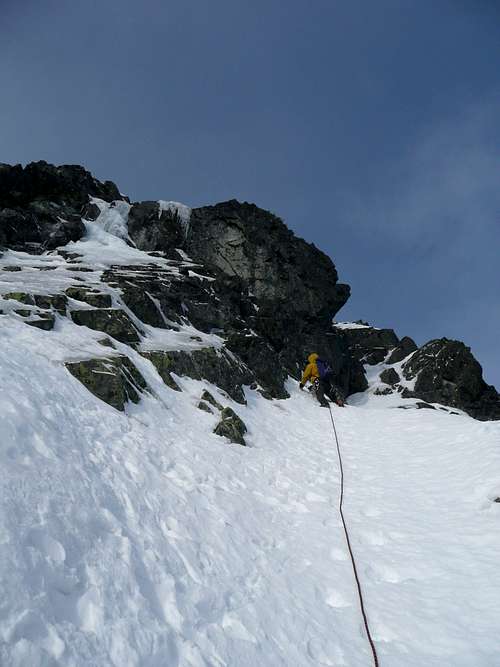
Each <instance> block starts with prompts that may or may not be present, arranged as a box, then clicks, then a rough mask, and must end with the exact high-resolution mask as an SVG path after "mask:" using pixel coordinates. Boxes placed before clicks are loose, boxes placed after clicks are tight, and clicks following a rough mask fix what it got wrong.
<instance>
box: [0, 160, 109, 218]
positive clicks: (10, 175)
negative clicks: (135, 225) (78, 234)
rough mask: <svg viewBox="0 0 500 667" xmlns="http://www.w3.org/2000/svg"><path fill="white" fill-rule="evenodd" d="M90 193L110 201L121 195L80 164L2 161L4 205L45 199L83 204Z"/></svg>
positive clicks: (0, 179)
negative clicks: (11, 163) (24, 164)
mask: <svg viewBox="0 0 500 667" xmlns="http://www.w3.org/2000/svg"><path fill="white" fill-rule="evenodd" d="M89 195H91V196H93V197H98V198H99V199H104V200H105V201H109V202H110V201H113V200H115V199H122V196H121V195H120V192H119V191H118V188H117V187H116V185H115V184H114V183H112V182H111V181H105V182H104V183H100V182H99V181H98V180H97V179H95V178H94V177H93V176H92V174H91V173H90V172H88V171H86V170H85V169H84V168H83V167H81V166H79V165H61V166H60V167H55V166H54V165H52V164H48V163H47V162H44V161H43V160H41V161H40V162H31V163H30V164H28V165H27V166H26V167H24V168H23V167H22V166H21V165H15V166H10V165H8V164H0V201H1V202H2V203H3V205H4V206H27V205H29V204H31V203H33V202H41V201H45V202H55V203H57V204H61V205H62V206H68V205H69V206H71V207H73V208H80V207H82V206H84V205H86V204H88V201H89Z"/></svg>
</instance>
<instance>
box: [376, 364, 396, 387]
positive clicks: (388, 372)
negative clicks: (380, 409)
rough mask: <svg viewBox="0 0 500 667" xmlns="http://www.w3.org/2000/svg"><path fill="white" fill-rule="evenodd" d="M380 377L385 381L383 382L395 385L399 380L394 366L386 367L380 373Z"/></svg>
mask: <svg viewBox="0 0 500 667" xmlns="http://www.w3.org/2000/svg"><path fill="white" fill-rule="evenodd" d="M380 379H381V380H382V382H385V384H390V385H391V386H394V385H396V384H397V383H398V382H399V381H400V380H401V378H400V377H399V375H398V373H397V372H396V371H395V370H394V368H386V369H385V371H382V373H380Z"/></svg>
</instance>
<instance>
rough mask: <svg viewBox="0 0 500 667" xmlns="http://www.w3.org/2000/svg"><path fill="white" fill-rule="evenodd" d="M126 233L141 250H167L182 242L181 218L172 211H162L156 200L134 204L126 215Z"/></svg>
mask: <svg viewBox="0 0 500 667" xmlns="http://www.w3.org/2000/svg"><path fill="white" fill-rule="evenodd" d="M128 233H129V236H130V238H131V239H132V241H133V242H134V243H135V245H136V246H137V247H138V248H140V249H141V250H149V251H151V250H155V251H158V250H159V251H164V252H167V254H168V252H169V251H170V250H173V249H175V248H180V247H181V246H182V245H183V243H184V231H183V227H182V224H181V220H180V218H179V216H178V215H177V213H176V212H174V211H162V210H160V205H159V204H158V202H156V201H143V202H139V203H137V204H134V205H133V206H132V208H131V209H130V213H129V217H128Z"/></svg>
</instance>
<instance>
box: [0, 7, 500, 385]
mask: <svg viewBox="0 0 500 667" xmlns="http://www.w3.org/2000/svg"><path fill="white" fill-rule="evenodd" d="M0 13H1V16H0V55H1V57H0V86H1V88H0V90H1V91H2V95H1V103H0V161H4V162H11V163H17V162H22V163H26V162H29V161H31V160H37V159H45V160H48V161H50V162H54V163H79V164H83V165H84V166H85V167H87V168H88V169H90V170H91V171H92V172H93V173H94V174H95V175H96V176H97V177H99V178H101V179H107V178H109V179H111V180H114V181H115V182H116V183H117V184H118V185H119V187H120V188H121V190H122V191H123V192H125V193H127V194H129V195H130V196H131V197H132V198H134V199H158V198H163V199H176V200H179V201H184V202H185V203H188V204H191V205H194V206H196V205H200V204H205V203H213V202H216V201H220V200H223V199H229V198H232V197H236V198H238V199H241V200H248V201H254V202H255V203H257V204H259V205H261V206H263V207H265V208H268V209H271V210H272V211H273V212H275V213H277V214H279V215H280V216H281V217H283V218H284V220H285V221H286V222H287V224H288V225H289V226H290V227H291V228H292V229H293V230H294V231H295V232H296V233H297V234H299V235H300V236H303V237H304V238H306V239H307V240H309V241H313V242H314V243H315V244H316V245H317V246H319V247H320V248H322V249H323V250H324V251H326V252H327V253H328V254H329V255H330V256H331V257H332V258H333V260H334V261H335V263H336V265H337V268H338V270H339V274H340V277H341V280H343V281H345V282H348V283H350V284H351V285H352V288H353V294H352V297H351V300H350V302H349V303H348V305H347V306H346V307H345V308H344V309H343V311H341V313H339V319H357V318H363V319H367V320H369V321H370V322H371V323H373V324H375V325H378V326H389V327H394V328H395V329H396V331H397V333H398V334H400V335H404V334H408V335H411V336H413V337H414V338H415V339H416V340H417V342H418V343H423V342H425V341H426V340H429V339H431V338H435V337H440V336H447V337H449V338H458V339H462V340H464V341H465V342H466V343H467V344H468V345H470V346H471V347H472V350H473V352H474V354H475V355H476V356H477V357H478V359H479V360H480V362H481V363H482V365H483V367H484V370H485V376H486V379H487V380H488V381H489V382H492V383H495V384H496V385H497V386H499V385H500V363H499V353H498V349H499V344H500V343H499V340H500V299H499V289H500V261H499V250H500V183H499V180H500V168H499V167H500V158H499V156H500V113H499V112H500V3H499V2H498V1H497V0H491V1H489V0H440V1H439V2H435V0H377V2H374V1H373V0H328V1H326V0H311V1H310V2H299V1H297V0H287V1H286V2H285V1H284V0H281V1H280V2H277V1H275V0H265V1H263V0H251V1H250V0H248V1H247V0H222V1H219V0H213V1H210V2H207V0H179V1H178V2H175V3H174V2H169V1H168V0H161V1H160V0H145V1H143V2H137V1H132V0H120V1H119V0H100V1H99V2H97V1H92V0H86V1H85V2H63V0H59V1H57V2H56V1H53V0H44V2H43V3H42V2H39V1H38V0H37V1H36V2H35V1H30V0H25V1H23V2H15V1H14V0H0Z"/></svg>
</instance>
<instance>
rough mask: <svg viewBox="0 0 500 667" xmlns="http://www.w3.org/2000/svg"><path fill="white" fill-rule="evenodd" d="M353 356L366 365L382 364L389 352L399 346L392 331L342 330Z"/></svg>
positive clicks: (371, 329)
mask: <svg viewBox="0 0 500 667" xmlns="http://www.w3.org/2000/svg"><path fill="white" fill-rule="evenodd" d="M342 333H343V335H344V337H345V339H346V340H347V344H348V346H349V350H350V352H351V354H352V356H353V357H354V358H355V359H357V360H358V361H360V362H363V363H364V364H372V365H373V364H380V363H381V362H382V361H384V359H385V358H386V356H387V355H388V353H389V351H390V350H392V349H393V348H395V347H396V346H397V345H398V344H399V339H398V337H397V336H396V334H395V333H394V331H393V330H392V329H375V328H374V327H363V328H360V329H342Z"/></svg>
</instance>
